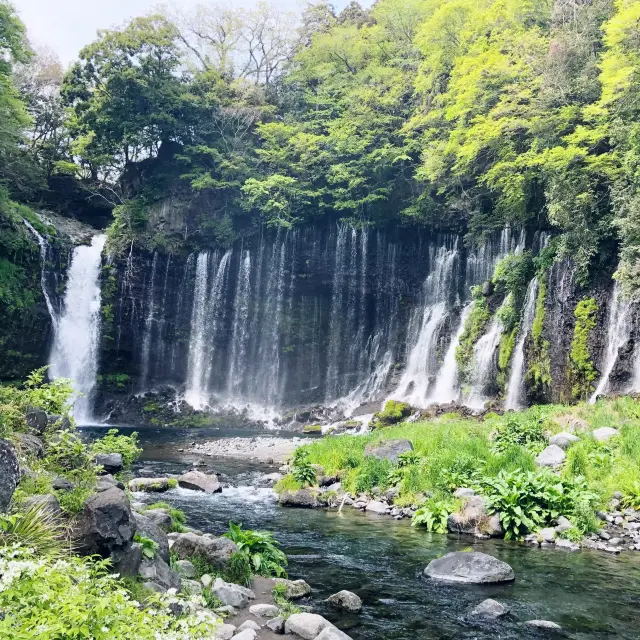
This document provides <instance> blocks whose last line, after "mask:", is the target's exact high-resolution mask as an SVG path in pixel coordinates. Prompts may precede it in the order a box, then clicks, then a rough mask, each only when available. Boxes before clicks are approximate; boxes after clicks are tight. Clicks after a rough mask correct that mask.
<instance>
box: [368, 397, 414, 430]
mask: <svg viewBox="0 0 640 640" xmlns="http://www.w3.org/2000/svg"><path fill="white" fill-rule="evenodd" d="M410 415H411V407H410V406H409V405H408V404H407V403H406V402H399V401H398V400H387V401H386V402H385V403H384V409H383V410H382V411H378V412H377V413H375V414H374V416H373V422H374V424H375V425H379V426H383V427H385V426H388V425H390V424H396V423H397V422H401V421H402V420H404V419H405V418H407V417H409V416H410Z"/></svg>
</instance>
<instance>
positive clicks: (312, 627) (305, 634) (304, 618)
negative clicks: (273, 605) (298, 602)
mask: <svg viewBox="0 0 640 640" xmlns="http://www.w3.org/2000/svg"><path fill="white" fill-rule="evenodd" d="M329 626H332V625H331V623H330V622H329V621H328V620H326V619H325V618H323V617H322V616H319V615H318V614H317V613H294V614H293V615H292V616H289V618H288V619H287V621H286V622H285V625H284V632H285V633H292V634H294V635H296V636H298V637H299V638H303V639H304V640H315V639H316V638H317V637H318V636H319V635H320V632H321V631H322V630H323V629H325V628H326V627H329Z"/></svg>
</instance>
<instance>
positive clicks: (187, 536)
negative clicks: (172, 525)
mask: <svg viewBox="0 0 640 640" xmlns="http://www.w3.org/2000/svg"><path fill="white" fill-rule="evenodd" d="M171 551H172V552H173V553H174V554H175V555H176V557H177V558H178V559H179V560H188V559H189V558H191V557H194V556H202V557H203V558H205V559H206V560H207V561H208V562H210V563H211V564H212V565H213V566H214V567H215V568H217V569H226V568H227V567H228V565H229V561H230V560H231V556H232V555H233V554H234V553H236V552H237V551H238V547H237V546H236V544H235V543H234V542H232V541H231V540H229V539H228V538H205V537H204V536H198V535H196V534H195V533H181V534H180V535H179V536H178V537H177V538H176V539H175V541H174V543H173V545H172V547H171Z"/></svg>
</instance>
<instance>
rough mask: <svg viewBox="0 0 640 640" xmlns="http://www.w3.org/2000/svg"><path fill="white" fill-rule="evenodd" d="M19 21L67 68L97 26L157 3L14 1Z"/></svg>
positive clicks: (243, 0) (293, 5)
mask: <svg viewBox="0 0 640 640" xmlns="http://www.w3.org/2000/svg"><path fill="white" fill-rule="evenodd" d="M231 2H232V3H233V4H234V5H236V4H237V5H238V6H242V7H247V8H249V7H251V6H252V5H255V4H256V3H257V0H231ZM206 3H207V0H173V2H172V3H171V4H173V5H174V6H176V7H179V8H182V7H184V8H185V9H187V8H189V7H192V6H194V5H196V4H206ZM277 3H278V6H281V7H283V8H284V9H286V10H290V11H300V10H301V7H303V6H304V5H305V4H306V2H305V0H277ZM12 4H13V6H14V7H15V8H16V10H17V11H18V14H19V16H20V18H21V19H22V21H23V22H24V23H25V25H26V26H27V32H28V34H29V39H30V40H31V42H32V44H33V45H34V46H35V47H41V46H47V47H49V48H51V49H53V50H54V51H55V52H56V53H57V54H58V56H59V57H60V61H61V62H62V64H63V65H64V66H65V67H66V66H67V65H68V64H69V63H70V62H71V61H73V60H74V59H75V58H76V56H77V55H78V52H79V51H80V49H82V47H83V46H84V45H86V44H88V43H90V42H92V41H93V40H95V37H96V31H97V30H98V29H108V28H110V27H113V26H118V25H121V24H122V23H124V22H125V21H126V20H128V19H130V18H133V17H135V16H140V15H144V14H146V13H149V11H151V10H152V9H153V8H154V7H155V6H157V5H158V4H160V2H159V1H158V0H13V2H12ZM332 4H333V5H334V6H335V7H336V9H342V8H344V7H345V6H346V5H347V4H348V0H334V2H333V3H332ZM361 4H362V5H363V6H368V5H370V4H371V0H365V1H364V2H362V3H361Z"/></svg>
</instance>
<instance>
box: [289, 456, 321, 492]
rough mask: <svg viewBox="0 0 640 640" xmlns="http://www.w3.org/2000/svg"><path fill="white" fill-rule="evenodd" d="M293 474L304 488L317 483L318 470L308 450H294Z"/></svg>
mask: <svg viewBox="0 0 640 640" xmlns="http://www.w3.org/2000/svg"><path fill="white" fill-rule="evenodd" d="M291 475H292V476H293V478H294V479H295V481H296V482H297V483H298V484H299V485H300V486H301V487H302V488H304V487H307V486H311V485H313V484H315V482H316V470H315V469H314V468H313V467H312V466H311V463H310V462H309V454H308V452H307V451H306V450H304V449H302V448H298V449H296V451H295V452H294V454H293V458H292V461H291Z"/></svg>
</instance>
